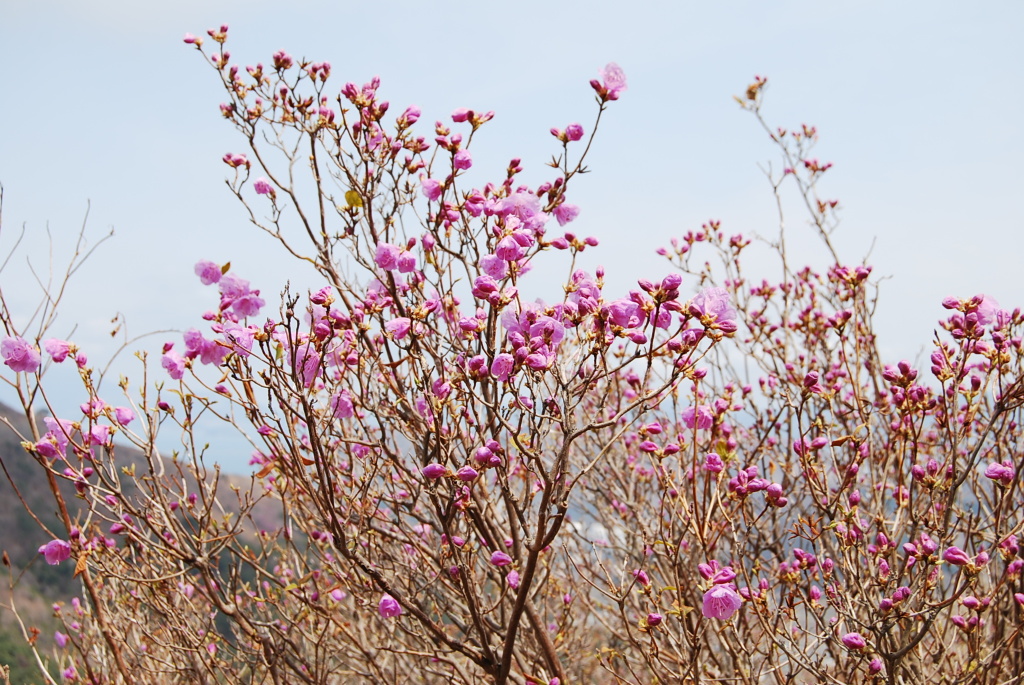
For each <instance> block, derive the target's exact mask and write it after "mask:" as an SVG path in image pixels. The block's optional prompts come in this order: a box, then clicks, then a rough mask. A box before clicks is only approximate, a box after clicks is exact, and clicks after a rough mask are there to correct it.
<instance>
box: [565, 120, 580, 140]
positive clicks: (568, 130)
mask: <svg viewBox="0 0 1024 685" xmlns="http://www.w3.org/2000/svg"><path fill="white" fill-rule="evenodd" d="M565 137H566V138H568V139H569V140H572V141H576V140H579V139H580V138H582V137H583V127H582V126H580V125H579V124H569V125H568V126H566V127H565Z"/></svg>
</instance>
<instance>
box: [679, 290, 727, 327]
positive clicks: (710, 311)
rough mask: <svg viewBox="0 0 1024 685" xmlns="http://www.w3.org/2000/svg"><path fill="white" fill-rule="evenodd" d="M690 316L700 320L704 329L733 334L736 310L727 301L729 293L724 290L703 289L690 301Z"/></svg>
mask: <svg viewBox="0 0 1024 685" xmlns="http://www.w3.org/2000/svg"><path fill="white" fill-rule="evenodd" d="M689 311H690V314H692V315H693V316H696V317H698V318H699V319H700V322H701V324H702V325H703V326H704V327H705V328H711V329H718V330H720V331H723V332H725V333H735V332H736V330H737V329H738V328H739V326H738V325H737V324H736V316H737V315H736V309H735V308H734V307H733V306H732V302H731V301H730V299H729V291H727V290H725V289H724V288H705V289H704V290H702V291H700V293H698V294H697V296H696V297H694V298H693V300H691V301H690V306H689Z"/></svg>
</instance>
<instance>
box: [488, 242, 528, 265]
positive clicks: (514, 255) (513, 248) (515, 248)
mask: <svg viewBox="0 0 1024 685" xmlns="http://www.w3.org/2000/svg"><path fill="white" fill-rule="evenodd" d="M494 254H496V255H497V256H498V258H499V259H503V260H505V261H506V262H514V261H515V260H517V259H519V258H520V257H522V256H523V255H524V254H526V250H524V249H523V246H522V245H520V244H519V243H518V242H516V239H515V238H513V237H512V236H510V235H507V236H505V237H504V238H502V239H501V240H499V241H498V244H497V246H496V247H495V248H494Z"/></svg>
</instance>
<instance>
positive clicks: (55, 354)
mask: <svg viewBox="0 0 1024 685" xmlns="http://www.w3.org/2000/svg"><path fill="white" fill-rule="evenodd" d="M43 349H44V350H46V354H48V355H50V358H51V359H53V361H55V362H57V363H58V364H60V363H61V362H62V361H64V360H65V359H67V358H68V354H69V353H70V352H71V343H69V342H68V341H67V340H58V339H57V338H50V339H48V340H44V341H43Z"/></svg>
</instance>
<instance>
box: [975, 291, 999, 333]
mask: <svg viewBox="0 0 1024 685" xmlns="http://www.w3.org/2000/svg"><path fill="white" fill-rule="evenodd" d="M978 297H980V298H981V303H980V304H978V309H977V312H978V323H979V324H981V325H982V326H989V325H991V324H993V323H995V322H996V319H997V317H998V316H999V312H1000V311H1002V310H1001V309H1000V308H999V303H998V302H996V301H995V298H993V297H991V296H989V295H979V296H978ZM974 299H977V297H976V298H974Z"/></svg>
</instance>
